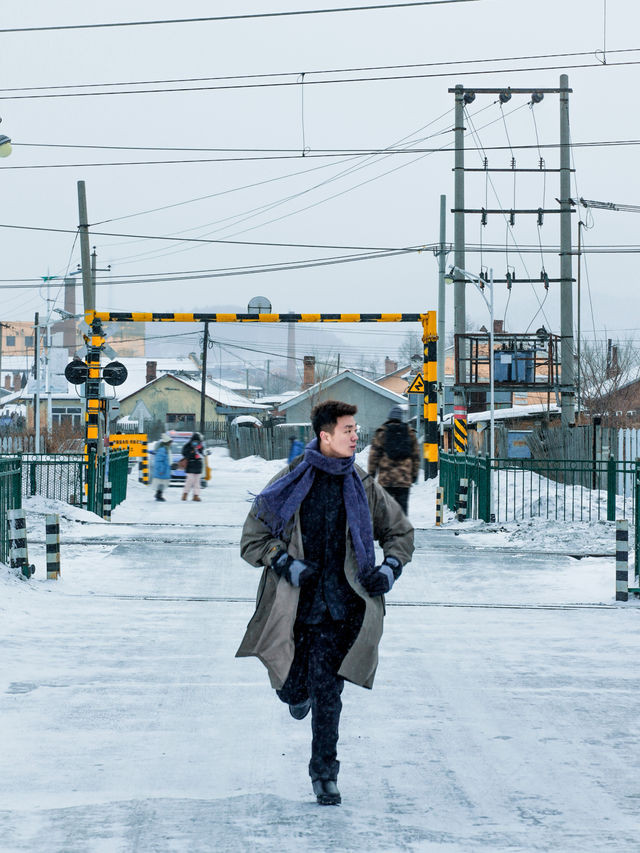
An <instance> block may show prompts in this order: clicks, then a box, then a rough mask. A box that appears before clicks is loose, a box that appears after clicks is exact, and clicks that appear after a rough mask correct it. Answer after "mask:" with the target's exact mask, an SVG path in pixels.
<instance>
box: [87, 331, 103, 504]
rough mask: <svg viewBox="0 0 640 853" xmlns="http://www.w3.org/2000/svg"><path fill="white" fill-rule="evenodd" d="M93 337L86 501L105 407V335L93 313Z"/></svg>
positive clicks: (89, 384) (89, 377)
mask: <svg viewBox="0 0 640 853" xmlns="http://www.w3.org/2000/svg"><path fill="white" fill-rule="evenodd" d="M90 325H91V338H90V339H89V346H88V347H87V349H88V352H87V366H88V368H89V371H88V376H87V382H86V385H85V387H86V394H87V396H86V403H87V409H86V413H85V443H84V461H85V470H86V476H85V486H84V488H85V501H86V499H87V488H88V484H89V460H90V454H91V453H94V454H95V456H94V459H95V458H97V453H98V434H99V429H98V424H99V419H100V411H101V409H102V408H103V401H102V400H101V398H100V353H101V352H102V348H103V346H104V342H105V337H104V331H103V328H102V322H101V321H100V319H99V317H97V316H96V315H93V320H92V322H91V324H90Z"/></svg>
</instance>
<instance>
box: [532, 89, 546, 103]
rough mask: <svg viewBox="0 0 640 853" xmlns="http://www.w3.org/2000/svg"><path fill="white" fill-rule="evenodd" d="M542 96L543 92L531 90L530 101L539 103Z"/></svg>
mask: <svg viewBox="0 0 640 853" xmlns="http://www.w3.org/2000/svg"><path fill="white" fill-rule="evenodd" d="M543 98H544V92H532V93H531V103H532V104H539V103H540V101H542V99H543Z"/></svg>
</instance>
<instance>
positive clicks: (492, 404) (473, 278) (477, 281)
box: [445, 267, 496, 519]
mask: <svg viewBox="0 0 640 853" xmlns="http://www.w3.org/2000/svg"><path fill="white" fill-rule="evenodd" d="M461 278H462V279H464V280H465V281H469V282H471V284H474V285H475V286H476V288H477V290H478V291H479V293H480V295H481V296H482V298H483V299H484V303H485V305H486V306H487V308H488V309H489V411H490V429H489V445H490V454H489V456H490V459H492V458H493V455H494V453H495V446H496V444H495V427H496V425H495V408H496V400H495V379H494V373H495V365H494V358H495V356H494V351H493V347H494V339H493V325H494V324H493V268H492V269H490V270H489V278H488V280H487V279H484V278H482V276H479V275H475V274H474V273H472V272H467V270H462V269H460V268H459V267H451V268H450V270H449V274H448V275H447V276H445V281H446V282H449V283H451V282H453V281H455V280H458V281H460V279H461ZM485 287H488V288H489V299H487V294H486V293H485ZM490 464H491V463H490ZM492 474H493V469H492V467H490V468H489V490H490V497H489V500H490V507H489V518H491V519H493V517H494V513H493V477H492Z"/></svg>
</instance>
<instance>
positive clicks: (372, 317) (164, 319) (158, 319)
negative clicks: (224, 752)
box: [85, 311, 435, 333]
mask: <svg viewBox="0 0 640 853" xmlns="http://www.w3.org/2000/svg"><path fill="white" fill-rule="evenodd" d="M431 314H433V317H434V321H433V322H434V323H435V312H433V311H429V312H428V313H426V314H295V313H292V312H290V313H288V314H207V313H203V314H200V313H192V314H177V313H173V312H166V313H165V312H156V311H88V312H87V313H86V314H85V319H86V321H87V323H88V324H89V325H91V324H92V323H93V321H94V319H98V320H100V321H101V322H103V323H420V322H424V318H425V317H430V316H431ZM434 333H435V329H434Z"/></svg>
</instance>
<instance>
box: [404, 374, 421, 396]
mask: <svg viewBox="0 0 640 853" xmlns="http://www.w3.org/2000/svg"><path fill="white" fill-rule="evenodd" d="M407 394H424V379H423V378H422V376H420V374H418V375H417V376H416V378H415V379H414V380H413V382H412V383H411V385H409V388H408V390H407Z"/></svg>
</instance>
